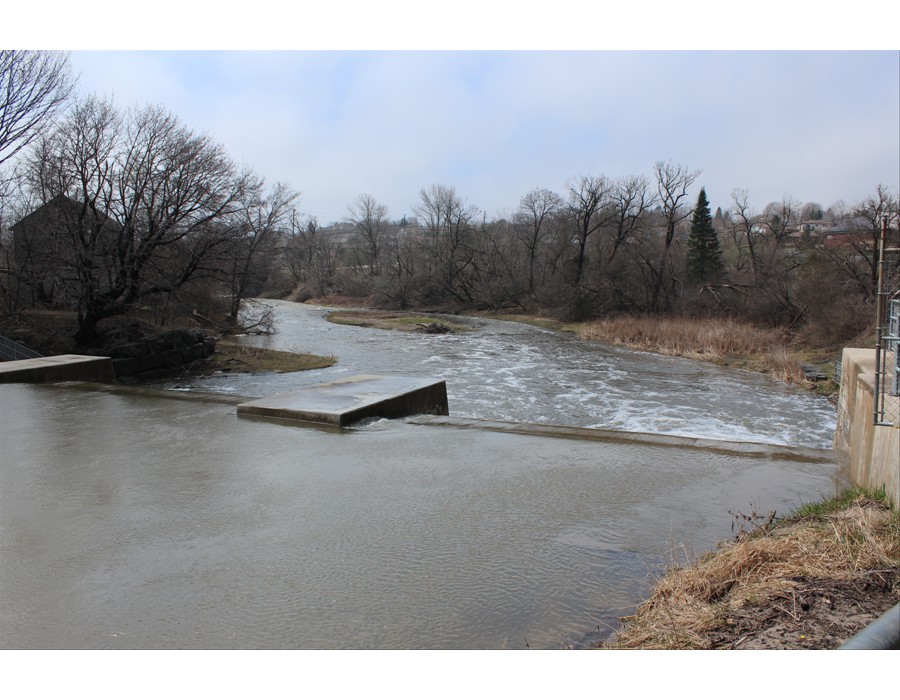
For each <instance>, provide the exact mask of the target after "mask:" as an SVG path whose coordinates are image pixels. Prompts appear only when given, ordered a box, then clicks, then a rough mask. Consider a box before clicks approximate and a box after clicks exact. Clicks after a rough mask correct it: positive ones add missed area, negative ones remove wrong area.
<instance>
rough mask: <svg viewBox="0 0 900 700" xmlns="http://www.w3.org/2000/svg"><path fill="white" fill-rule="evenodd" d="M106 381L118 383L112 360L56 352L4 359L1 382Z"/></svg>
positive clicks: (1, 365)
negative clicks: (38, 355)
mask: <svg viewBox="0 0 900 700" xmlns="http://www.w3.org/2000/svg"><path fill="white" fill-rule="evenodd" d="M66 381H81V382H102V383H105V384H114V383H115V381H116V376H115V374H114V373H113V366H112V362H111V361H110V359H109V358H108V357H94V356H93V355H53V356H51V357H39V358H36V359H31V360H13V361H12V362H0V383H6V382H10V383H15V382H19V383H29V384H31V383H41V382H66Z"/></svg>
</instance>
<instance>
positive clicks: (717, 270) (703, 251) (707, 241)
mask: <svg viewBox="0 0 900 700" xmlns="http://www.w3.org/2000/svg"><path fill="white" fill-rule="evenodd" d="M687 272H688V278H689V279H690V280H691V281H692V282H696V283H697V284H706V283H708V282H718V281H719V280H721V279H722V275H723V273H724V266H723V264H722V249H721V248H720V247H719V234H718V233H717V232H716V229H715V227H714V226H713V222H712V216H711V215H710V213H709V201H708V200H707V199H706V189H705V188H703V189H701V190H700V196H699V197H697V206H696V207H695V208H694V214H693V217H692V218H691V234H690V236H689V237H688V244H687Z"/></svg>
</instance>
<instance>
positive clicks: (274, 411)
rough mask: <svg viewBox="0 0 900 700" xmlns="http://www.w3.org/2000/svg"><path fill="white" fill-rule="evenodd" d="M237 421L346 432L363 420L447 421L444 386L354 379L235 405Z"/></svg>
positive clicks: (438, 382) (409, 379) (376, 377)
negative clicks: (260, 420) (431, 417)
mask: <svg viewBox="0 0 900 700" xmlns="http://www.w3.org/2000/svg"><path fill="white" fill-rule="evenodd" d="M237 412H238V415H244V416H259V417H266V418H279V419H284V418H287V419H290V420H297V421H304V422H311V423H326V424H329V425H336V426H339V427H342V428H343V427H346V426H348V425H352V424H353V423H357V422H359V421H361V420H363V419H365V418H403V417H405V416H410V415H415V414H423V413H424V414H431V415H438V416H447V415H449V409H448V406H447V385H446V383H445V382H444V381H443V380H438V379H416V378H413V377H387V376H382V375H376V374H356V375H353V376H352V377H345V378H342V379H336V380H334V381H331V382H325V383H323V384H317V385H315V386H311V387H307V388H306V389H300V390H298V391H289V392H284V393H281V394H275V395H273V396H268V397H266V398H262V399H257V400H255V401H248V402H246V403H242V404H238V407H237Z"/></svg>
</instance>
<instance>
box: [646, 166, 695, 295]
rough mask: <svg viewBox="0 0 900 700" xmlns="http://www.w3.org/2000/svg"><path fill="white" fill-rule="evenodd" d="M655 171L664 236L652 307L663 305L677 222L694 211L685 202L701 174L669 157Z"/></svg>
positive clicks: (655, 276)
mask: <svg viewBox="0 0 900 700" xmlns="http://www.w3.org/2000/svg"><path fill="white" fill-rule="evenodd" d="M654 173H655V174H656V191H657V194H658V195H659V202H660V205H661V207H662V215H663V225H664V228H665V236H664V238H663V248H662V251H661V253H660V255H659V262H658V266H657V269H656V270H655V274H654V278H655V283H654V286H653V293H652V296H651V307H652V308H653V309H655V310H658V309H659V308H660V293H661V291H662V288H663V286H664V284H665V283H666V279H667V265H668V260H669V251H670V250H671V248H672V241H674V240H675V231H676V229H677V227H678V224H679V223H681V222H682V221H684V220H685V219H687V218H688V217H689V216H690V215H691V209H690V207H687V206H685V200H686V198H687V196H688V189H689V188H690V187H691V185H693V184H694V181H695V180H696V179H697V177H698V176H699V175H700V171H699V170H688V169H687V166H684V165H676V164H673V163H672V162H670V161H667V162H663V161H657V162H656V165H655V166H654Z"/></svg>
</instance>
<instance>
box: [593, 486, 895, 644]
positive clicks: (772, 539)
mask: <svg viewBox="0 0 900 700" xmlns="http://www.w3.org/2000/svg"><path fill="white" fill-rule="evenodd" d="M735 523H736V527H737V530H738V535H737V537H736V539H735V540H733V541H730V542H726V543H724V544H722V545H720V546H719V548H718V549H717V550H716V551H714V552H711V553H710V554H708V555H706V556H703V557H701V558H700V559H699V560H697V561H696V562H693V563H690V562H687V563H684V564H681V563H678V561H675V562H673V564H672V566H671V567H670V570H669V572H668V573H667V574H666V575H665V576H664V577H663V578H662V579H661V580H660V581H659V582H658V583H657V585H656V587H655V588H654V590H653V592H652V594H651V596H650V598H649V599H648V600H647V601H646V602H644V603H643V604H642V605H640V606H639V607H638V608H637V610H636V612H635V613H634V614H633V615H631V616H630V617H627V618H624V620H623V622H624V626H623V627H622V629H620V630H619V631H618V632H617V633H616V634H615V635H614V636H613V637H612V638H611V639H610V640H608V641H607V642H605V643H603V644H601V645H600V647H601V648H604V649H834V648H837V647H838V646H840V645H841V644H842V643H843V642H844V641H846V640H847V639H849V638H850V637H852V636H853V635H855V634H856V633H857V632H859V631H860V630H861V629H862V628H864V627H865V626H866V625H868V624H870V623H871V622H873V621H874V620H875V619H877V618H878V617H880V616H881V615H882V614H883V613H884V612H886V611H887V610H889V609H890V608H891V607H893V606H894V605H895V604H896V603H898V602H900V513H898V512H897V511H896V510H892V509H891V508H890V505H889V504H888V503H887V502H886V501H885V498H884V494H883V492H867V491H864V490H860V489H853V490H850V491H847V492H846V493H844V494H843V495H842V496H840V497H838V498H835V499H831V500H827V501H824V502H821V503H814V504H809V505H806V506H803V507H801V508H800V509H798V510H797V511H796V512H795V513H794V514H793V515H791V516H790V517H788V518H786V519H784V520H777V519H776V517H775V514H774V513H763V514H757V513H751V514H747V515H745V514H740V513H738V514H735ZM673 558H674V559H676V560H677V559H679V557H678V555H677V554H675V553H673Z"/></svg>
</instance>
